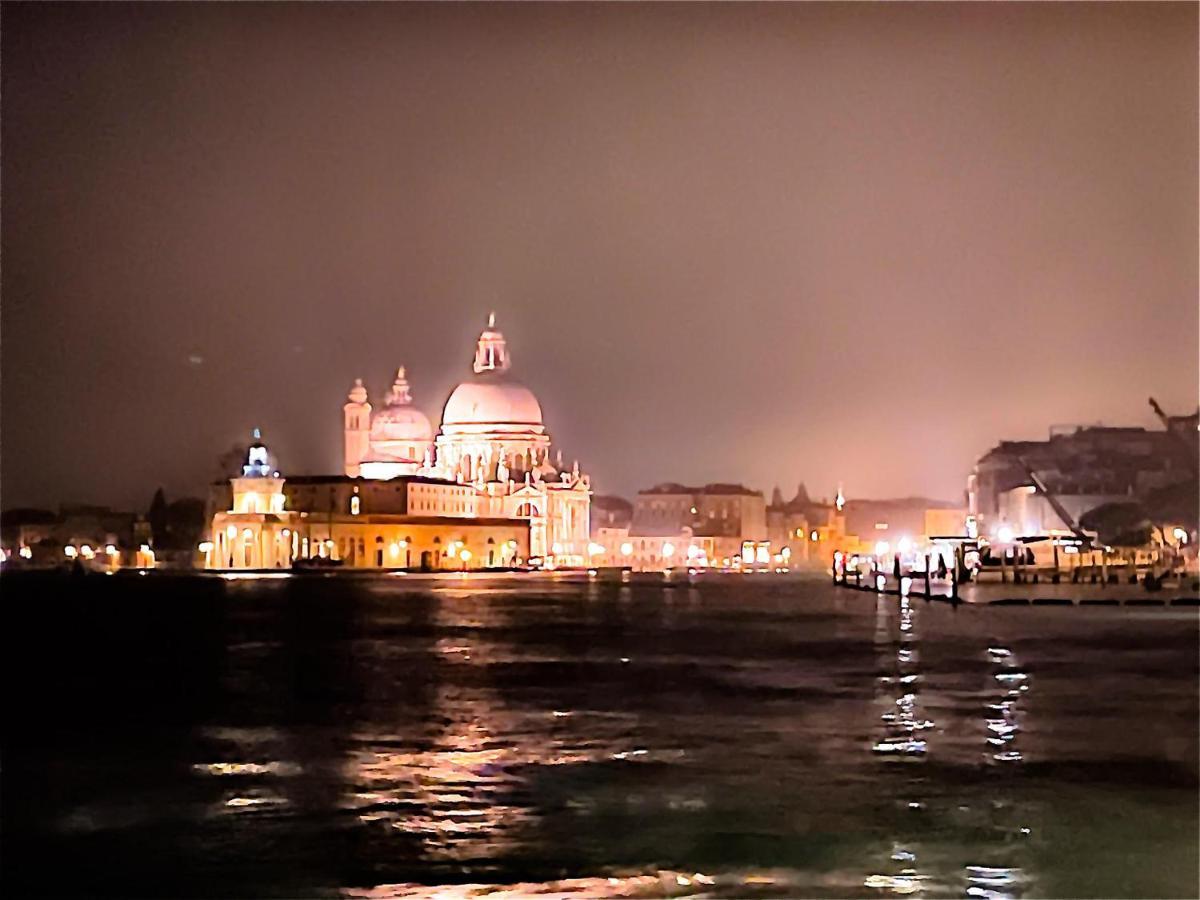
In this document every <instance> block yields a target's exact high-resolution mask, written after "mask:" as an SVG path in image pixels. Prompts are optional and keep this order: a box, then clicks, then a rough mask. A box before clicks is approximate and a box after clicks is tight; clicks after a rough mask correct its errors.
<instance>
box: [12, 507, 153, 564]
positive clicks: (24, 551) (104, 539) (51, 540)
mask: <svg viewBox="0 0 1200 900" xmlns="http://www.w3.org/2000/svg"><path fill="white" fill-rule="evenodd" d="M152 543H153V542H152V539H151V535H150V525H149V523H148V522H147V521H146V520H145V518H143V517H141V516H138V515H136V514H135V513H131V512H119V511H116V510H113V509H110V508H108V507H106V506H91V505H83V504H64V505H62V506H61V507H60V508H59V510H58V512H56V513H55V512H50V511H49V510H40V509H24V510H23V509H15V510H9V511H6V512H5V513H4V516H3V524H2V526H0V551H2V553H3V558H4V559H7V560H12V561H14V562H16V561H19V563H17V564H19V565H30V566H37V567H50V566H60V565H63V564H69V563H73V562H75V561H76V560H78V561H80V562H82V563H83V564H85V565H87V566H88V567H89V568H102V569H118V568H121V567H123V566H138V567H153V566H154V565H155V563H156V559H155V549H154V548H153V547H152V546H151V545H152Z"/></svg>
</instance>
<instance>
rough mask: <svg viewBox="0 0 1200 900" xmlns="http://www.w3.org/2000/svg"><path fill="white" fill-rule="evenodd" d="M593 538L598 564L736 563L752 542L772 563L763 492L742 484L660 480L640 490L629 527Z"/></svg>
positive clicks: (664, 566) (697, 565) (694, 565)
mask: <svg viewBox="0 0 1200 900" xmlns="http://www.w3.org/2000/svg"><path fill="white" fill-rule="evenodd" d="M594 537H595V538H596V543H595V546H594V547H593V550H595V551H596V553H595V554H594V557H593V560H592V561H593V563H594V564H596V565H614V566H618V565H619V566H629V567H631V568H633V569H634V570H635V571H652V570H659V569H667V568H673V567H691V568H710V567H717V568H729V567H736V566H737V565H740V564H741V562H742V557H743V555H744V554H745V553H746V552H747V551H746V546H747V545H752V547H753V549H752V551H751V555H754V556H755V557H756V558H757V557H758V556H759V555H764V556H765V558H764V564H768V563H769V562H770V555H769V553H768V551H767V549H766V544H767V524H766V503H765V501H764V500H763V495H762V493H761V492H760V491H753V490H750V489H749V488H746V487H743V486H742V485H739V484H709V485H705V486H704V487H687V486H685V485H681V484H674V483H664V484H659V485H656V486H654V487H652V488H649V489H648V490H644V491H640V492H639V493H638V495H637V498H636V499H635V501H634V503H633V509H632V516H631V518H630V521H629V525H628V527H627V529H625V528H622V527H619V526H616V525H614V526H613V527H612V528H611V529H610V531H609V532H608V533H607V534H606V535H605V540H604V541H601V540H599V538H598V535H594Z"/></svg>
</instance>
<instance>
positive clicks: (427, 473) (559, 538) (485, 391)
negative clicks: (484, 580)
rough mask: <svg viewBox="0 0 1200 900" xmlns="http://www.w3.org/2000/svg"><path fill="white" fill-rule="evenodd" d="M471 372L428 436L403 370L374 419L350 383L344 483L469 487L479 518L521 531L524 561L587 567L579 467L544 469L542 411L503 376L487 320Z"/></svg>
mask: <svg viewBox="0 0 1200 900" xmlns="http://www.w3.org/2000/svg"><path fill="white" fill-rule="evenodd" d="M472 368H473V370H474V371H473V374H472V376H471V377H470V378H468V379H467V380H466V381H463V382H462V383H461V384H459V385H458V386H457V387H455V389H454V390H453V391H452V392H451V394H450V397H449V399H447V400H446V405H445V407H444V408H443V410H442V424H441V429H440V430H439V431H438V432H437V434H436V435H435V434H434V430H433V427H432V425H431V424H430V421H429V419H428V418H427V417H426V416H425V415H424V413H422V412H421V411H420V410H418V409H416V408H415V407H414V406H413V405H412V395H411V393H410V391H409V386H408V381H407V379H406V376H405V370H404V369H403V368H401V369H400V370H399V371H398V372H397V373H396V380H395V382H394V383H393V384H392V387H391V390H390V391H389V393H388V395H387V397H386V399H385V401H384V404H383V406H382V408H380V409H378V410H376V411H372V406H371V403H370V401H369V400H368V395H367V389H366V387H365V386H364V385H363V382H362V379H361V378H360V379H356V380H355V382H354V386H353V387H352V388H351V390H350V393H349V396H348V397H347V402H346V404H345V406H344V407H343V412H344V419H343V421H344V428H345V472H346V475H348V476H351V477H359V478H363V479H371V480H379V479H391V478H397V477H402V476H418V477H424V478H431V479H439V480H445V481H452V482H455V483H457V484H460V485H464V486H470V487H472V488H473V489H474V490H473V493H474V495H475V496H474V497H473V501H474V502H473V503H472V504H471V507H472V509H473V510H474V513H475V515H476V516H477V517H479V518H502V519H510V518H520V519H527V520H528V521H529V552H530V556H534V557H537V556H540V557H545V558H547V559H551V560H554V561H555V563H556V564H558V565H583V564H585V561H586V554H587V548H588V541H589V537H588V514H589V503H590V496H591V490H590V482H589V479H588V476H587V475H585V474H581V473H580V471H579V464H578V463H575V464H574V465H573V466H571V467H570V468H565V467H564V466H563V465H562V457H561V454H559V455H558V457H557V459H556V460H555V461H554V462H552V461H551V459H550V436H549V435H548V434H547V433H546V426H545V424H544V423H543V422H542V408H541V405H540V404H539V403H538V401H537V397H535V396H534V394H533V392H532V391H531V390H529V388H527V387H525V385H523V384H521V383H520V382H519V381H517V380H516V379H515V378H514V377H513V376H512V375H511V374H510V372H511V368H512V360H511V358H510V356H509V352H508V346H507V344H506V342H505V340H504V335H503V334H501V333H500V331H499V330H498V329H497V328H496V320H495V315H494V314H493V315H491V316H489V317H488V323H487V327H486V328H485V329H484V330H483V332H482V333H481V334H480V335H479V340H478V343H477V346H476V349H475V361H474V365H473V366H472Z"/></svg>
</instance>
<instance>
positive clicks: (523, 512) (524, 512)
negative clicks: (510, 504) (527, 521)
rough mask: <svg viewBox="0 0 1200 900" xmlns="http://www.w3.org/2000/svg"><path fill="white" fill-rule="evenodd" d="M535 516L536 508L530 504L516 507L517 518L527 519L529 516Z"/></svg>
mask: <svg viewBox="0 0 1200 900" xmlns="http://www.w3.org/2000/svg"><path fill="white" fill-rule="evenodd" d="M537 514H538V511H537V507H536V506H534V505H533V504H532V503H522V504H521V505H520V506H518V507H517V515H518V516H521V517H524V518H528V517H530V516H536V515H537Z"/></svg>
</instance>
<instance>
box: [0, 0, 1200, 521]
mask: <svg viewBox="0 0 1200 900" xmlns="http://www.w3.org/2000/svg"><path fill="white" fill-rule="evenodd" d="M1197 49H1198V48H1197V7H1196V5H1195V4H1183V3H1176V4H1119V3H1107V4H1095V5H1092V4H1084V3H1069V4H1044V5H1029V4H961V5H956V4H919V5H917V4H912V5H910V4H901V5H875V4H862V5H858V4H855V5H817V4H799V5H779V4H773V5H767V6H762V5H748V4H737V5H728V6H717V5H701V6H693V5H679V4H671V5H661V6H642V5H627V4H613V5H597V6H590V5H577V4H551V5H532V6H475V5H446V6H437V7H432V6H423V5H400V4H396V5H393V4H370V5H351V4H328V3H323V4H305V5H291V4H264V5H246V4H155V5H150V6H140V5H131V4H95V5H79V4H63V5H56V4H15V5H13V4H6V5H5V6H4V8H3V34H2V52H3V61H4V65H3V73H2V77H3V98H2V99H3V122H2V142H3V143H2V148H0V149H2V154H3V155H2V166H3V171H2V176H3V185H2V186H3V198H2V207H0V209H2V229H3V230H2V240H3V246H2V252H3V272H2V291H3V306H2V325H3V332H2V335H0V337H2V342H3V343H2V357H0V359H2V366H3V372H2V375H3V380H2V388H0V390H2V412H3V419H2V425H3V432H2V438H3V448H2V449H3V454H2V468H3V504H4V505H5V506H6V507H11V506H15V505H19V504H33V503H38V504H54V503H56V502H57V501H59V500H88V501H99V502H111V503H115V504H122V505H136V506H139V507H144V506H145V505H146V504H147V503H148V502H149V499H150V495H151V493H152V492H153V490H154V488H155V487H156V486H157V485H159V484H163V485H165V486H166V487H167V489H168V492H169V494H171V495H172V496H174V495H178V494H181V493H185V492H186V493H196V492H198V491H200V490H201V489H202V486H203V484H204V483H205V482H206V481H208V480H210V479H212V478H213V477H214V476H215V475H216V467H215V460H216V457H217V456H218V454H220V453H221V452H222V451H224V450H226V449H227V448H228V447H229V446H230V444H231V443H233V442H234V441H235V440H238V439H241V438H243V437H244V436H245V435H246V433H247V432H248V431H249V429H250V428H251V427H252V426H255V425H258V426H260V427H262V429H263V430H264V434H265V436H266V437H267V438H268V441H269V443H270V444H271V446H272V448H273V449H274V450H275V451H276V452H277V453H278V455H279V456H280V459H281V462H282V465H283V468H284V470H285V473H286V472H288V471H291V472H297V473H300V472H310V473H311V472H336V471H338V470H339V465H340V448H341V419H340V417H341V404H342V402H343V401H344V398H345V392H346V391H347V390H348V388H349V387H350V385H351V382H352V380H353V378H354V377H356V376H363V377H364V378H366V380H367V383H368V386H369V387H370V388H372V389H373V395H374V397H375V398H376V399H379V398H381V397H382V394H383V392H384V391H385V390H386V388H387V386H388V384H389V382H390V376H391V373H392V372H393V371H394V369H395V368H396V366H398V365H400V364H404V365H406V366H407V367H408V373H409V378H410V380H411V382H412V386H413V392H414V397H415V399H416V401H417V403H418V404H419V405H420V406H422V407H423V408H424V409H425V410H426V412H428V413H429V414H430V416H431V417H433V418H435V420H436V417H437V416H438V413H439V411H440V405H441V403H442V402H443V401H444V399H445V397H446V395H447V393H448V391H449V389H450V388H451V387H452V386H453V384H454V383H455V382H456V381H457V380H459V379H461V378H463V377H465V375H466V374H467V373H468V372H469V371H470V362H471V358H472V352H473V341H474V338H475V336H476V334H477V332H478V329H479V328H480V327H481V326H482V324H483V321H484V318H485V316H486V313H487V311H488V310H490V309H495V310H496V311H497V314H498V318H499V324H500V325H501V327H502V328H503V330H504V331H505V333H506V335H507V336H508V338H509V344H510V348H511V350H512V353H513V358H514V361H515V373H516V374H519V376H520V377H521V378H522V379H523V380H525V381H526V382H527V383H528V384H529V385H530V386H531V387H532V388H533V389H534V391H535V392H536V393H537V395H538V397H539V398H540V400H541V402H542V406H543V408H544V410H545V413H546V419H547V423H548V425H549V427H550V430H551V433H552V435H553V437H554V439H555V442H556V444H557V446H560V447H562V448H563V451H564V456H565V458H566V459H567V460H570V459H572V458H574V457H578V458H579V459H580V460H581V462H582V463H583V465H584V466H585V468H587V469H588V470H589V471H591V472H592V473H593V478H594V484H595V486H596V488H597V489H598V491H600V492H617V493H624V494H627V495H628V494H629V493H631V492H632V491H634V490H636V489H637V488H639V487H642V486H646V485H649V484H651V483H653V482H656V481H662V480H668V479H671V480H678V481H695V482H703V481H713V480H726V481H743V482H745V483H747V484H750V485H752V486H755V487H759V488H762V489H764V490H770V488H771V486H772V485H774V484H776V483H778V484H781V485H783V486H785V488H786V489H788V490H789V491H790V490H791V489H792V488H794V485H795V483H796V482H797V481H800V480H804V481H806V482H807V483H808V486H809V488H810V490H811V491H812V492H813V493H814V494H818V495H820V494H825V495H828V496H831V495H832V493H833V491H834V489H835V487H836V484H837V482H838V481H839V480H840V481H842V482H844V485H845V490H846V494H847V495H848V496H851V497H854V496H859V497H861V496H882V495H899V494H909V493H923V494H928V495H935V496H940V497H945V498H947V499H955V498H957V497H959V496H961V492H962V489H963V486H964V478H965V476H966V474H967V472H968V470H969V468H970V465H971V463H972V461H973V460H974V458H975V457H977V456H978V455H979V454H980V453H981V452H983V451H984V450H986V449H987V448H988V447H989V446H991V445H992V444H993V443H995V442H996V441H997V440H998V439H1001V438H1022V437H1025V438H1032V437H1039V436H1044V435H1045V433H1046V431H1047V428H1048V427H1049V426H1050V425H1052V424H1062V423H1090V422H1095V421H1098V420H1103V421H1105V422H1107V423H1112V424H1145V425H1151V424H1155V423H1154V420H1153V418H1152V416H1151V414H1150V411H1149V409H1148V408H1147V406H1146V397H1147V396H1148V395H1151V394H1153V395H1155V396H1156V397H1157V398H1158V399H1159V400H1160V401H1161V402H1162V403H1163V405H1164V406H1166V407H1167V408H1168V409H1169V410H1172V411H1176V412H1188V411H1191V410H1193V409H1194V408H1195V406H1196V404H1197V394H1198V387H1197V384H1198V365H1200V364H1198V358H1197V357H1198V349H1197V346H1198V338H1197V330H1198V321H1197V244H1198V233H1197V189H1198V183H1197Z"/></svg>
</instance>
